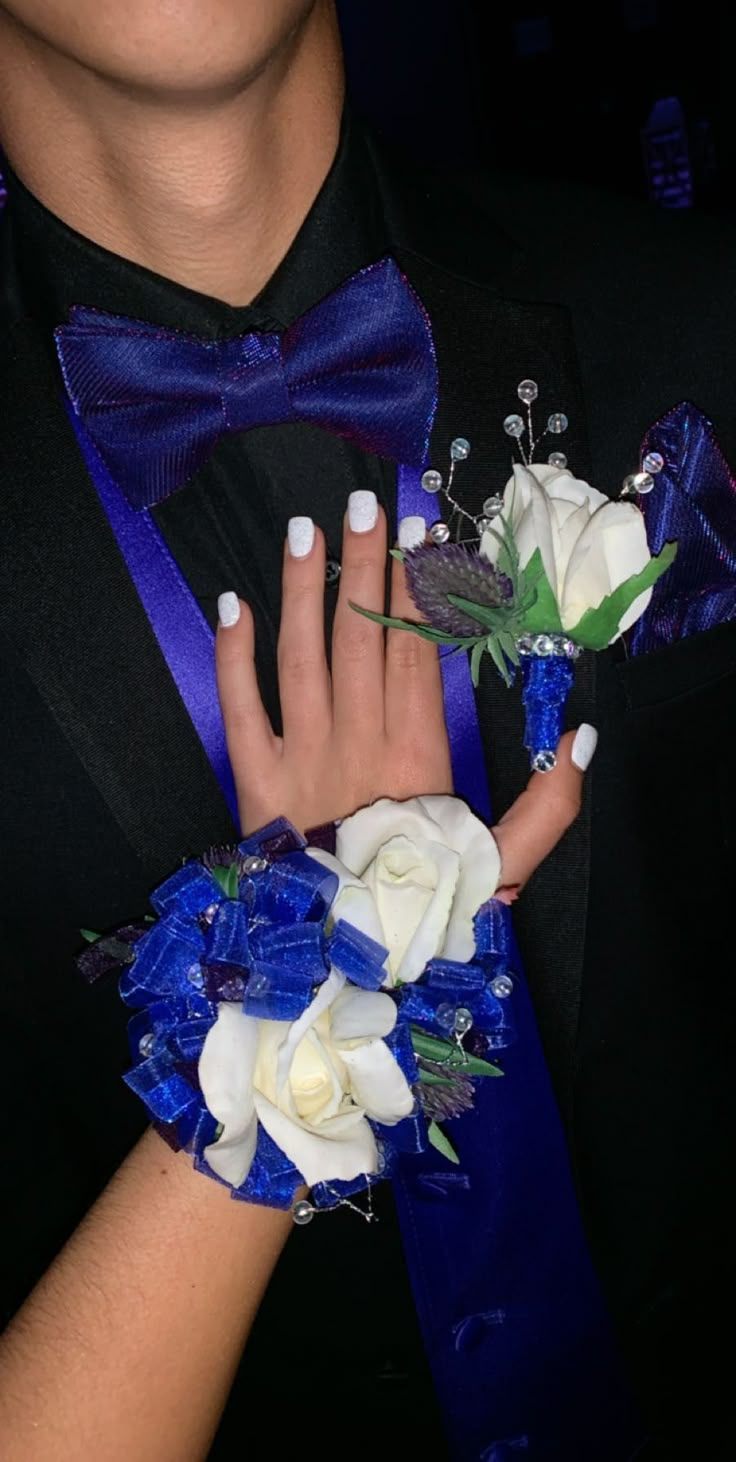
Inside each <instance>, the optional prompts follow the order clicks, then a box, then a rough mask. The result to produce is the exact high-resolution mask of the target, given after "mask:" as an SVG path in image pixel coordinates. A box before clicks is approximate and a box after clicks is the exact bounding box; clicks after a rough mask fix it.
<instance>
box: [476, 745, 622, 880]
mask: <svg viewBox="0 0 736 1462" xmlns="http://www.w3.org/2000/svg"><path fill="white" fill-rule="evenodd" d="M597 739H598V736H597V732H596V730H595V728H594V727H593V726H588V725H583V726H580V727H579V729H578V731H577V732H573V731H569V732H568V733H567V734H566V735H565V736H563V737H562V740H561V741H560V744H559V746H558V748H557V766H556V767H555V768H554V770H553V771H551V772H535V773H534V775H533V776H532V778H531V780H530V782H529V784H528V786H527V787H526V790H525V791H524V792H522V794H521V796H520V797H517V799H516V801H515V802H514V804H513V806H512V807H510V808H509V810H508V812H507V813H506V815H505V817H503V818H502V819H501V821H500V822H499V823H497V824H496V826H495V827H494V829H493V835H494V837H495V839H496V842H497V844H498V849H499V852H500V854H501V886H502V888H503V889H505V890H507V891H508V890H515V889H517V888H518V887H519V886H521V885H523V884H524V883H526V881H527V879H528V878H529V877H530V876H531V874H532V873H533V872H534V870H535V868H537V867H538V865H539V864H540V863H541V862H542V860H543V859H544V858H546V857H547V854H548V853H550V852H551V851H552V849H553V848H554V846H555V844H556V843H558V842H559V840H560V838H561V837H562V835H563V833H564V832H566V831H567V828H568V827H569V826H570V824H571V823H572V822H574V821H575V818H576V817H577V815H578V813H579V811H580V805H581V802H582V797H583V775H584V772H585V769H586V767H587V766H589V764H590V762H591V760H592V758H593V752H594V751H595V745H596V741H597ZM506 897H507V899H508V892H507V895H506Z"/></svg>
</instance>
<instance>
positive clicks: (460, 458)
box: [450, 437, 470, 462]
mask: <svg viewBox="0 0 736 1462" xmlns="http://www.w3.org/2000/svg"><path fill="white" fill-rule="evenodd" d="M469 456H470V442H469V441H468V440H467V438H466V437H455V440H454V442H450V457H451V458H452V461H453V462H464V461H465V460H466V458H467V457H469Z"/></svg>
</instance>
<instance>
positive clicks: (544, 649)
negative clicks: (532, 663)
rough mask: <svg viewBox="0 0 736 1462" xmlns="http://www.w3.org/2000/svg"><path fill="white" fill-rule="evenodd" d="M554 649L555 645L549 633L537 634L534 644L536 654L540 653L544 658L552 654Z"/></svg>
mask: <svg viewBox="0 0 736 1462" xmlns="http://www.w3.org/2000/svg"><path fill="white" fill-rule="evenodd" d="M555 649H556V645H555V642H554V640H553V638H552V636H551V635H537V637H536V643H535V646H534V652H535V654H536V655H541V656H542V657H543V658H545V659H546V657H547V656H548V655H554V653H555Z"/></svg>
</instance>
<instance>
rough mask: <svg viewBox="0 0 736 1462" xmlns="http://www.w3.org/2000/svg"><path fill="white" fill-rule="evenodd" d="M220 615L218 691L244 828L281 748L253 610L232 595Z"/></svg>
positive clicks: (222, 604) (220, 607) (221, 602)
mask: <svg viewBox="0 0 736 1462" xmlns="http://www.w3.org/2000/svg"><path fill="white" fill-rule="evenodd" d="M217 610H218V616H219V621H220V623H219V626H218V630H217V640H216V644H215V660H216V666H217V688H218V692H219V696H220V705H221V707H222V716H223V720H224V723H225V734H226V736H227V749H228V754H229V757H230V765H231V766H232V769H233V776H234V778H235V786H236V789H237V793H238V802H239V804H240V816H241V822H242V824H243V826H245V825H246V824H247V823H248V822H249V821H250V820H251V818H252V816H255V811H254V810H253V811H252V810H251V803H252V800H253V799H252V795H251V794H252V793H253V791H254V789H255V788H257V787H258V785H259V783H260V784H261V785H264V784H265V783H267V780H268V778H269V775H270V773H271V770H272V767H273V763H274V759H275V757H276V756H277V755H278V747H279V743H278V741H277V739H276V737H275V736H274V734H273V730H272V728H271V723H270V721H269V719H268V716H267V715H266V712H265V710H264V709H263V702H262V701H261V695H260V691H259V689H258V681H257V678H256V668H255V660H254V647H255V637H254V632H253V616H252V614H251V612H250V609H249V608H248V605H247V604H244V603H243V601H242V599H238V597H237V594H232V593H229V592H228V593H226V594H221V595H220V597H219V599H218V601H217ZM246 803H247V804H248V805H247V806H246ZM255 825H256V826H257V825H258V824H257V822H256V824H255Z"/></svg>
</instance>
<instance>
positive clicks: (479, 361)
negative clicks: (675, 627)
mask: <svg viewBox="0 0 736 1462" xmlns="http://www.w3.org/2000/svg"><path fill="white" fill-rule="evenodd" d="M376 166H377V167H378V170H379V174H380V176H381V177H382V181H383V194H384V199H385V202H386V208H387V211H388V214H389V219H390V223H391V226H392V229H393V234H394V238H395V239H397V240H398V241H399V242H400V244H401V245H403V247H399V248H398V249H397V250H396V252H397V256H398V258H399V261H400V263H401V264H402V266H403V267H404V269H405V270H406V272H407V274H408V276H409V278H410V279H411V281H412V283H413V284H414V286H415V288H416V289H417V290H418V293H419V295H420V297H421V298H422V299H423V301H424V304H425V306H426V308H427V310H428V313H429V316H430V319H431V321H432V327H433V331H434V335H435V342H436V346H437V355H438V366H439V377H440V399H439V409H438V415H437V422H436V426H435V431H434V434H433V440H432V465H433V466H435V467H438V468H439V469H440V471H443V472H444V471H446V467H447V464H448V461H449V445H450V442H451V441H452V438H453V437H455V436H459V435H462V436H465V437H467V438H468V439H469V441H470V442H471V448H472V450H471V455H470V458H469V459H468V462H467V464H465V465H464V466H463V468H462V476H460V475H458V477H456V490H457V493H458V495H459V497H460V499H461V501H462V502H463V504H464V505H467V506H469V507H470V508H471V509H472V510H474V511H479V510H480V507H481V504H482V502H483V500H484V498H485V497H487V496H488V495H489V494H490V493H491V492H495V491H498V490H499V489H502V488H503V485H504V484H505V483H506V481H507V479H508V476H509V474H510V469H511V462H512V443H511V442H510V440H509V438H508V437H507V436H506V435H505V434H504V431H503V420H504V418H505V417H506V416H507V415H508V414H509V413H510V412H512V411H514V410H517V409H518V408H519V402H518V398H517V396H516V387H517V385H518V383H519V382H520V381H521V380H523V379H524V378H525V377H531V378H532V379H533V380H535V381H537V383H538V385H539V390H540V395H539V401H538V403H537V407H538V416H537V422H538V423H539V422H540V421H542V422H546V418H547V416H548V415H549V414H550V413H551V412H553V411H564V412H565V413H566V415H567V416H568V417H569V420H570V429H569V431H568V432H567V433H566V435H565V437H564V438H563V439H560V438H554V437H550V438H547V442H546V443H545V448H546V450H545V451H539V452H538V459H539V460H541V461H545V460H546V456H547V453H548V452H549V451H550V450H553V449H555V448H557V449H561V450H564V451H565V452H566V454H567V456H568V458H569V461H570V464H571V467H572V468H573V470H574V471H575V473H576V475H578V476H580V477H588V480H590V473H591V463H590V451H589V447H588V441H587V432H586V421H585V406H584V398H583V389H582V384H581V380H580V374H579V368H578V361H577V355H576V347H575V339H574V333H573V327H572V320H571V315H570V313H569V311H568V310H567V309H566V308H564V307H563V306H558V305H549V304H546V303H543V302H541V301H540V300H538V299H535V297H534V294H533V293H532V290H531V289H529V288H527V286H526V285H525V278H524V268H525V261H524V256H523V254H522V252H521V250H520V249H518V248H517V247H516V245H515V244H514V241H513V240H512V239H511V238H510V237H509V235H507V234H506V233H504V232H503V231H502V230H500V229H499V230H498V231H497V232H495V233H494V232H493V230H492V229H491V230H489V226H488V219H487V218H485V219H484V220H483V222H482V227H480V228H479V227H478V223H479V221H478V220H477V219H476V220H475V223H474V221H473V219H472V218H467V219H466V218H465V217H464V216H463V215H462V214H458V212H457V211H456V210H455V209H453V207H452V205H451V203H450V201H449V200H444V202H443V200H442V198H437V199H433V198H432V196H431V193H430V194H429V195H427V193H426V191H423V190H421V189H417V188H416V187H415V188H414V190H413V192H412V193H411V195H409V194H408V193H407V191H406V189H402V190H401V193H400V195H399V196H398V198H397V195H396V194H395V193H394V192H393V191H392V187H391V181H390V176H389V174H388V173H387V172H386V171H385V170H383V171H382V164H381V161H380V159H377V161H376ZM407 196H411V197H412V200H413V203H412V210H411V213H410V214H409V213H407V208H406V199H407ZM448 217H449V221H450V227H451V228H452V231H453V234H454V255H455V257H457V256H458V253H459V240H460V239H465V238H466V237H467V238H469V240H470V244H469V249H468V260H469V262H470V263H471V265H473V266H476V265H477V269H476V271H475V272H477V273H478V274H480V275H481V277H482V282H481V283H477V282H475V280H468V279H464V278H460V277H459V276H458V275H457V274H453V273H452V272H451V271H450V270H449V268H446V267H445V266H444V263H440V264H438V263H437V262H435V261H434V260H429V259H428V258H427V257H426V255H427V250H428V247H429V246H430V245H431V247H432V253H433V254H434V252H435V243H436V244H437V254H438V255H439V257H440V259H443V260H444V258H448V259H449V257H450V256H451V248H452V246H451V242H450V241H449V240H446V239H445V238H444V231H445V229H446V226H447V224H446V221H447V219H448ZM438 220H439V229H438V228H437V226H436V225H437V222H438ZM442 220H445V222H443V221H442ZM476 237H480V238H482V240H483V244H484V255H483V258H482V259H480V258H477V257H476V258H474V257H473V255H474V253H477V250H476V245H475V242H474V239H475V238H476ZM486 243H488V247H487V249H486V248H485V246H486ZM477 704H478V714H479V719H480V725H481V732H482V736H483V742H484V747H485V752H486V761H487V766H488V773H489V779H490V785H491V797H492V804H493V808H494V815H495V816H496V817H499V816H501V815H502V814H503V812H504V811H505V810H506V809H507V807H508V806H509V805H510V803H511V802H512V801H513V800H514V798H515V797H516V796H517V795H518V794H519V792H520V791H521V790H522V788H523V787H524V786H525V784H526V781H527V779H528V776H529V767H528V758H527V754H526V752H525V750H524V748H523V745H522V735H523V713H522V708H521V700H520V694H519V690H518V688H514V689H513V690H511V691H508V690H506V688H505V687H504V685H503V683H502V682H501V680H500V678H499V677H498V675H497V674H496V672H495V671H494V670H493V668H492V667H491V665H490V662H488V660H487V659H486V661H485V663H484V666H483V672H482V675H481V683H480V686H479V689H478V694H477ZM583 720H588V721H592V722H593V723H594V724H595V722H596V714H595V658H594V656H592V655H585V656H583V657H582V659H581V661H579V662H578V666H577V668H576V677H575V686H574V690H573V693H572V695H571V698H570V704H569V708H568V718H567V724H568V725H570V726H576V725H579V724H580V722H581V721H583ZM591 780H592V779H591V778H588V785H587V787H586V801H585V806H584V808H583V812H582V814H581V816H580V817H579V818H578V820H577V822H576V823H575V824H574V826H573V827H572V828H571V829H570V831H569V832H568V833H567V835H566V836H565V838H564V839H563V840H562V842H561V843H560V844H559V846H558V847H557V848H556V849H555V851H554V853H553V854H552V855H551V856H550V857H549V858H548V859H547V860H546V861H545V863H544V864H543V865H542V867H541V868H540V869H539V870H538V871H537V873H536V874H535V875H534V878H533V879H532V880H531V882H530V884H529V887H528V890H527V892H526V894H525V897H524V898H523V899H522V900H521V902H520V904H519V906H518V909H517V912H516V917H515V924H516V928H517V933H518V937H519V942H520V946H521V950H522V954H523V958H524V964H525V972H526V975H527V978H528V980H529V984H530V987H531V990H532V994H533V997H534V1003H535V1009H536V1013H537V1017H538V1019H539V1023H540V1028H541V1032H542V1037H543V1040H544V1044H545V1050H546V1054H547V1058H548V1061H549V1063H550V1068H551V1071H552V1074H553V1077H554V1079H555V1084H556V1089H557V1093H558V1097H559V1099H560V1101H561V1102H562V1104H563V1105H564V1106H565V1107H566V1106H567V1103H568V1098H569V1085H570V1081H571V1075H572V1063H573V1054H574V1045H575V1035H576V1030H577V1022H578V1011H579V1004H580V988H581V981H582V974H583V962H584V952H585V934H586V910H587V894H588V868H589V841H590V796H591V787H590V782H591Z"/></svg>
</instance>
